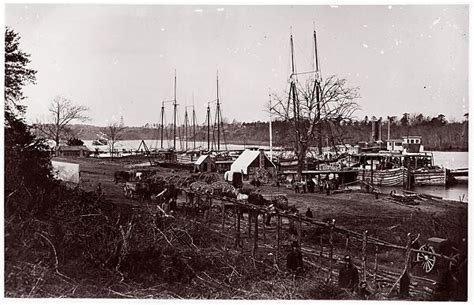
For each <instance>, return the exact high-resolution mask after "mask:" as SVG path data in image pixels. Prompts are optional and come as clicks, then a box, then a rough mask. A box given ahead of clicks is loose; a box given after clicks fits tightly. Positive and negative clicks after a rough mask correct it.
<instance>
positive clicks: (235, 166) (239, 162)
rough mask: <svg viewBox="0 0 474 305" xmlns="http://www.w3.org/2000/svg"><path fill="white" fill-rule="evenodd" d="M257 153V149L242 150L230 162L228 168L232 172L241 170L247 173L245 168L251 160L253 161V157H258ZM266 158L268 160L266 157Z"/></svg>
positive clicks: (258, 153)
mask: <svg viewBox="0 0 474 305" xmlns="http://www.w3.org/2000/svg"><path fill="white" fill-rule="evenodd" d="M259 155H260V151H258V150H244V151H243V152H242V153H241V154H240V156H239V157H238V158H237V159H236V160H235V161H234V163H232V165H231V166H230V170H231V171H233V172H242V171H243V173H244V175H247V174H248V173H247V168H248V167H249V165H250V164H251V163H252V162H253V161H255V159H257V158H258V156H259ZM265 158H267V156H265ZM267 160H268V161H270V160H269V159H268V158H267ZM270 163H271V164H272V165H273V166H275V165H274V164H273V162H271V161H270Z"/></svg>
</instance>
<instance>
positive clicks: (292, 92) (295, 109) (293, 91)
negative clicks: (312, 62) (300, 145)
mask: <svg viewBox="0 0 474 305" xmlns="http://www.w3.org/2000/svg"><path fill="white" fill-rule="evenodd" d="M290 48H291V84H290V98H293V116H294V120H295V127H296V128H295V130H296V137H297V139H298V141H299V140H300V135H299V113H298V102H297V98H296V84H295V81H294V78H293V77H296V68H295V52H294V47H293V35H290Z"/></svg>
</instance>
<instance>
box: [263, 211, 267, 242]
mask: <svg viewBox="0 0 474 305" xmlns="http://www.w3.org/2000/svg"><path fill="white" fill-rule="evenodd" d="M266 218H267V213H263V214H262V221H263V222H262V227H263V243H265V242H266V235H267V232H266V231H267V229H266V226H265V219H266Z"/></svg>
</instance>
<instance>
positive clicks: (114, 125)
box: [102, 118, 126, 159]
mask: <svg viewBox="0 0 474 305" xmlns="http://www.w3.org/2000/svg"><path fill="white" fill-rule="evenodd" d="M125 128H126V127H125V126H124V123H123V118H121V119H120V122H111V123H109V124H108V125H107V127H104V128H102V132H103V133H104V134H105V135H106V136H107V140H108V144H109V148H110V157H111V158H112V159H113V158H114V153H115V152H114V149H115V144H116V143H117V142H118V141H120V139H121V137H122V134H123V131H124V130H125Z"/></svg>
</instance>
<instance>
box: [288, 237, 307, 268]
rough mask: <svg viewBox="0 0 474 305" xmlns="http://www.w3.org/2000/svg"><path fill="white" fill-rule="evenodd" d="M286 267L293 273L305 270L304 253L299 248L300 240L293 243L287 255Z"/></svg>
mask: <svg viewBox="0 0 474 305" xmlns="http://www.w3.org/2000/svg"><path fill="white" fill-rule="evenodd" d="M286 269H287V270H288V271H289V272H291V273H299V272H301V271H302V270H303V255H302V254H301V251H300V250H299V249H298V242H297V241H293V242H292V243H291V250H290V252H289V253H288V255H287V256H286Z"/></svg>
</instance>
